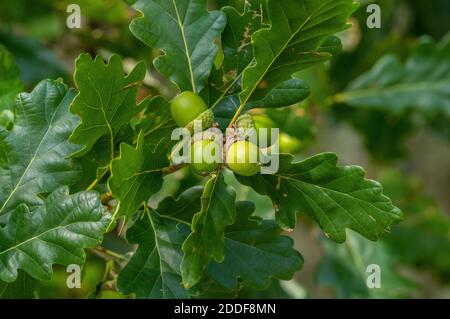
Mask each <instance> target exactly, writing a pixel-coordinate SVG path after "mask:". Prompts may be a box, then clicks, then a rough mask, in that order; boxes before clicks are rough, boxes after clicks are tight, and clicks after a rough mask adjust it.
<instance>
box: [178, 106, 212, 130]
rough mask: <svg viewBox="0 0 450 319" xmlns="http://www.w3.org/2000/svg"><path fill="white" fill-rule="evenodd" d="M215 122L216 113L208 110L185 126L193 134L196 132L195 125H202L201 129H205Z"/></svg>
mask: <svg viewBox="0 0 450 319" xmlns="http://www.w3.org/2000/svg"><path fill="white" fill-rule="evenodd" d="M213 124H214V113H213V111H211V110H206V111H205V112H203V113H202V114H200V115H199V116H198V117H197V118H196V119H195V120H193V121H192V122H190V123H189V124H188V125H186V126H185V128H187V129H188V130H189V131H190V132H191V134H194V130H195V126H196V125H200V126H201V130H202V131H204V130H206V129H208V128H210V127H211V126H212V125H213Z"/></svg>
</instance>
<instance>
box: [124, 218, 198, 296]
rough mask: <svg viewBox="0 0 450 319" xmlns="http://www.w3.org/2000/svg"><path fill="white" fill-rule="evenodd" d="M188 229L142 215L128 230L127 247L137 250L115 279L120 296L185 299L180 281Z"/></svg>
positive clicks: (187, 294)
mask: <svg viewBox="0 0 450 319" xmlns="http://www.w3.org/2000/svg"><path fill="white" fill-rule="evenodd" d="M189 232H190V229H189V226H187V225H186V224H183V223H179V222H177V221H175V220H173V219H169V218H162V217H160V216H159V215H158V214H157V213H156V212H151V213H144V215H143V216H142V217H139V219H138V220H136V222H135V224H134V225H133V227H132V228H130V229H129V230H128V231H127V240H128V242H129V243H130V244H138V245H139V247H138V249H137V250H136V252H135V253H134V254H133V257H132V258H131V259H130V261H129V262H128V264H127V266H126V267H125V268H124V269H123V270H122V272H121V273H120V275H119V278H118V279H117V286H118V289H119V291H120V292H121V293H122V294H131V293H135V294H136V297H137V298H163V299H180V298H188V297H189V292H188V291H187V290H185V289H184V287H183V285H182V279H181V271H180V264H181V259H182V258H183V252H182V250H181V245H182V244H183V241H184V240H185V239H186V237H187V236H188V234H189Z"/></svg>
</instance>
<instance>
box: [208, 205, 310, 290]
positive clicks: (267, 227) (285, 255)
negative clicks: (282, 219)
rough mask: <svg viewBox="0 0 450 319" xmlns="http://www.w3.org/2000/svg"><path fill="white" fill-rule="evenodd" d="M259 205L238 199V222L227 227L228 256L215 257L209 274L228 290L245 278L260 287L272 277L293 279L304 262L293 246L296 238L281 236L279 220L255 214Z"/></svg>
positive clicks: (264, 285) (268, 282)
mask: <svg viewBox="0 0 450 319" xmlns="http://www.w3.org/2000/svg"><path fill="white" fill-rule="evenodd" d="M254 210H255V206H254V204H253V203H250V202H238V203H236V211H237V212H238V215H237V216H238V217H237V220H236V223H235V224H234V225H232V226H229V227H227V228H226V232H225V259H224V261H223V262H222V263H218V262H215V261H213V262H212V263H211V264H210V265H209V267H208V275H209V277H210V278H211V279H212V280H214V281H215V282H216V283H217V284H219V285H220V286H222V287H224V288H225V289H226V290H233V289H236V287H237V286H238V284H239V281H238V280H242V281H243V282H244V284H248V285H249V286H251V287H253V288H256V289H264V288H267V287H268V286H269V285H270V282H271V278H276V279H284V280H288V279H291V278H292V276H293V275H294V273H295V272H296V271H298V270H300V268H302V266H303V258H302V256H301V255H300V253H298V252H297V251H296V250H294V249H293V248H292V247H293V241H292V239H291V238H289V237H286V236H280V232H281V229H280V228H279V227H278V225H277V223H276V222H275V221H270V220H262V219H260V218H257V217H255V218H251V217H250V216H251V214H252V213H253V212H254Z"/></svg>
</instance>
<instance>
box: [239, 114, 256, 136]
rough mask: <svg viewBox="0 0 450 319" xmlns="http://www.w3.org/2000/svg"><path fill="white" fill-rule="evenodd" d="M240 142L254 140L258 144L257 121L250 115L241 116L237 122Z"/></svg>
mask: <svg viewBox="0 0 450 319" xmlns="http://www.w3.org/2000/svg"><path fill="white" fill-rule="evenodd" d="M236 127H237V133H238V139H239V140H247V141H248V140H252V139H254V140H255V142H256V137H257V132H256V126H255V121H254V120H253V116H251V115H250V114H244V115H241V116H240V117H239V118H238V119H237V121H236Z"/></svg>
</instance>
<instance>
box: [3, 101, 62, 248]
mask: <svg viewBox="0 0 450 319" xmlns="http://www.w3.org/2000/svg"><path fill="white" fill-rule="evenodd" d="M20 101H21V105H22V108H23V111H24V112H25V108H24V107H23V100H22V97H20ZM62 101H63V100H61V101H60V103H59V104H58V106H57V107H56V109H55V111H54V112H53V115H52V117H51V119H50V123H49V125H48V128H47V130H46V132H45V134H44V135H43V137H42V139H41V140H40V142H39V144H38V146H37V147H36V150H35V152H34V154H33V155H32V157H31V159H30V162H29V163H28V165H27V167H26V168H25V170H24V172H23V173H22V175H21V177H20V179H19V180H18V182H17V183H16V185H15V186H14V188H13V190H12V191H11V193H10V194H9V196H8V197H7V198H6V200H5V202H4V203H3V205H2V207H1V208H0V215H1V214H2V213H3V209H4V208H5V207H6V205H7V204H8V202H9V201H10V200H11V198H12V197H13V195H14V193H15V192H16V191H17V190H18V188H19V186H20V184H21V182H22V180H23V178H24V177H25V175H26V174H27V173H28V170H29V169H30V168H31V166H32V164H34V161H35V160H36V157H37V155H38V153H39V150H40V148H41V146H42V143H43V141H44V140H45V139H46V138H47V135H48V133H49V132H50V131H51V129H52V128H53V124H54V122H53V121H54V119H55V116H56V114H57V113H58V111H59V108H60V107H61V104H62ZM0 255H1V253H0Z"/></svg>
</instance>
